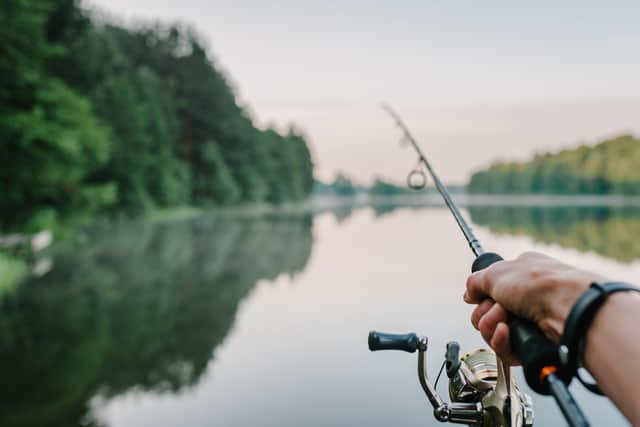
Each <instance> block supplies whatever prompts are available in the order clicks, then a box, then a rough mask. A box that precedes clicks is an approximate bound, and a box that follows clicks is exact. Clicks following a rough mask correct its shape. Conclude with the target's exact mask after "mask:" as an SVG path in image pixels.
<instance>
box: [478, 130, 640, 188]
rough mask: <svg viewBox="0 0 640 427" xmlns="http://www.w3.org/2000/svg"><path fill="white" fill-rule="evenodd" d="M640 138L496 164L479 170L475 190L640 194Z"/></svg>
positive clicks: (615, 139)
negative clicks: (525, 160) (517, 161)
mask: <svg viewBox="0 0 640 427" xmlns="http://www.w3.org/2000/svg"><path fill="white" fill-rule="evenodd" d="M639 165H640V139H637V138H634V137H633V136H631V135H623V136H620V137H617V138H614V139H611V140H607V141H603V142H601V143H599V144H597V145H595V146H591V147H589V146H580V147H578V148H576V149H572V150H563V151H561V152H559V153H556V154H551V153H547V154H542V155H537V156H535V157H534V158H533V160H531V161H529V162H524V163H502V162H501V163H495V164H493V165H491V166H490V167H489V169H488V170H484V171H480V172H476V173H474V174H473V176H472V177H471V181H470V182H469V185H468V187H467V189H468V191H469V192H472V193H551V194H640V167H639Z"/></svg>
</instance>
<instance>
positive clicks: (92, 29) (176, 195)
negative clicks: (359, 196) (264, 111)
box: [0, 0, 313, 227]
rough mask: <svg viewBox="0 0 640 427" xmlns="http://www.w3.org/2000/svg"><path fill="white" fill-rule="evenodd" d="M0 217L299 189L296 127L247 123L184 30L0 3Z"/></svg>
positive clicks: (292, 196) (25, 0) (42, 0)
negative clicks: (134, 25) (122, 24)
mask: <svg viewBox="0 0 640 427" xmlns="http://www.w3.org/2000/svg"><path fill="white" fill-rule="evenodd" d="M0 79H1V84H0V144H1V147H2V148H1V150H2V159H3V167H2V168H0V182H1V185H2V192H1V193H0V225H3V226H5V227H6V226H14V227H15V226H18V225H21V224H24V223H25V222H28V221H29V220H32V221H33V220H34V217H35V218H36V221H39V222H40V223H42V222H47V221H55V217H56V216H59V215H64V214H69V213H71V212H78V211H82V212H95V211H97V210H104V209H110V210H113V209H126V210H128V211H140V210H146V209H150V208H153V207H156V206H175V205H181V204H207V205H209V204H211V205H226V204H233V203H240V202H270V203H281V202H284V201H295V200H300V199H302V198H304V197H306V195H308V193H309V192H310V191H311V189H312V186H313V179H312V162H311V156H310V153H309V149H308V147H307V144H306V141H305V139H304V137H303V136H302V134H301V133H300V132H299V131H298V130H296V129H294V128H291V129H290V130H289V131H287V132H286V133H285V134H282V133H279V132H277V131H275V130H273V129H258V128H256V126H255V125H254V123H253V121H252V119H251V117H250V116H249V114H248V113H247V111H246V110H245V109H244V108H242V107H241V106H240V105H239V104H238V101H237V99H236V96H235V94H234V91H233V89H232V87H231V86H230V84H229V82H228V80H227V78H226V77H225V75H224V73H223V72H221V70H220V69H219V67H218V66H217V65H216V64H215V62H213V61H212V60H211V59H210V56H209V55H208V54H207V52H206V49H205V47H204V45H203V43H202V42H201V41H200V40H199V38H198V36H197V35H196V34H195V32H194V31H193V30H191V29H189V28H186V27H181V26H167V25H162V24H155V25H151V26H146V27H139V28H135V29H129V28H123V27H120V26H117V25H113V24H109V23H105V22H103V21H98V20H96V19H92V18H91V17H89V16H88V15H87V13H86V12H85V11H83V10H82V9H81V8H80V7H79V5H78V4H77V0H7V1H6V2H3V7H2V8H1V10H0Z"/></svg>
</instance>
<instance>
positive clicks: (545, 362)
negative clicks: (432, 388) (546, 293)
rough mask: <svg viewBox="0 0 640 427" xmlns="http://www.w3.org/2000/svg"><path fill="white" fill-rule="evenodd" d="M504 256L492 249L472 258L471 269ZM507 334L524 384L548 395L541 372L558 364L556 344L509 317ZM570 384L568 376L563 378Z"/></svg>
mask: <svg viewBox="0 0 640 427" xmlns="http://www.w3.org/2000/svg"><path fill="white" fill-rule="evenodd" d="M502 260H503V258H502V257H501V256H500V255H498V254H496V253H493V252H486V253H483V254H482V255H480V256H479V257H477V258H476V259H475V261H474V262H473V265H472V266H471V271H472V272H474V273H475V272H476V271H479V270H484V269H485V268H487V267H489V266H490V265H492V264H494V263H496V262H498V261H502ZM507 324H508V325H509V334H510V336H511V349H512V350H513V352H514V353H515V354H517V355H518V357H519V358H520V362H521V363H522V369H523V370H524V376H525V379H526V380H527V384H529V387H531V389H532V390H534V391H535V392H537V393H540V394H544V395H549V394H550V391H549V385H548V383H547V381H545V380H544V377H542V376H541V375H540V374H541V373H542V371H543V369H544V368H545V367H557V366H560V360H559V355H558V346H557V345H556V344H554V343H553V342H552V341H551V340H549V339H548V338H547V337H546V336H545V335H544V333H543V332H542V331H541V330H540V329H539V328H538V327H537V326H536V325H535V324H534V323H533V322H531V321H528V320H525V319H522V318H519V317H516V316H513V315H512V316H510V319H509V321H508V322H507ZM562 379H563V381H565V382H566V383H569V380H570V378H569V379H567V378H562Z"/></svg>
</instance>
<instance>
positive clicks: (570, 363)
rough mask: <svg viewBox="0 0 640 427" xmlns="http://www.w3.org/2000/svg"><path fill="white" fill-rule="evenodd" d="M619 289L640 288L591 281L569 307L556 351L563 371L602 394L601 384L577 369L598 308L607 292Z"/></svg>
mask: <svg viewBox="0 0 640 427" xmlns="http://www.w3.org/2000/svg"><path fill="white" fill-rule="evenodd" d="M622 291H635V292H640V288H637V287H635V286H633V285H629V284H627V283H621V282H612V283H592V284H591V287H590V288H589V289H588V290H587V291H586V292H585V293H583V294H582V295H581V296H580V298H578V301H576V303H575V304H574V306H573V308H572V309H571V312H570V313H569V317H567V321H566V322H565V325H564V333H563V334H562V339H561V340H560V349H559V352H560V361H561V362H562V365H563V366H562V370H563V373H564V374H565V375H566V376H567V377H568V378H572V377H573V376H576V377H577V378H578V380H580V382H581V383H582V384H583V385H584V386H585V387H586V388H587V389H588V390H590V391H592V392H594V393H597V394H602V391H600V388H599V387H598V386H597V385H596V384H594V383H591V382H588V381H586V380H584V379H583V378H582V376H581V375H580V373H579V371H578V368H579V367H580V364H581V361H580V350H581V346H582V342H583V341H584V337H585V335H586V333H587V330H588V329H589V326H590V325H591V322H592V321H593V318H594V317H595V315H596V313H597V312H598V309H600V307H602V305H603V304H604V302H605V301H606V299H607V297H608V296H609V295H610V294H612V293H614V292H622Z"/></svg>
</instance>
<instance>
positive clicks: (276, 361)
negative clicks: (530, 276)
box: [0, 206, 640, 427]
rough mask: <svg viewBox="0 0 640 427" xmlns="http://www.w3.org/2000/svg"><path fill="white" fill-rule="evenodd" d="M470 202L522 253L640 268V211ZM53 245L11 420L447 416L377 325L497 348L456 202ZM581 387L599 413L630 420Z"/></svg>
mask: <svg viewBox="0 0 640 427" xmlns="http://www.w3.org/2000/svg"><path fill="white" fill-rule="evenodd" d="M465 214H467V215H469V216H470V217H471V218H472V220H473V222H474V228H475V230H476V232H477V234H478V237H479V238H480V239H481V240H482V241H483V243H484V245H485V246H486V247H487V248H491V249H496V250H498V251H500V252H501V253H502V254H504V256H505V257H511V256H515V255H517V254H518V253H520V252H522V251H525V250H539V251H544V252H546V253H549V254H551V255H555V256H557V257H560V258H562V259H564V260H566V261H568V262H571V263H574V264H578V265H580V266H584V267H588V268H591V269H594V270H597V271H599V272H602V273H603V274H606V275H609V276H611V277H612V278H620V279H624V280H627V281H635V282H636V283H640V263H638V262H637V261H636V260H637V259H638V258H640V247H638V245H637V244H635V240H634V239H633V235H634V234H637V233H634V231H635V230H638V231H640V212H639V211H638V210H637V209H634V208H612V207H609V208H606V207H600V208H593V207H579V208H575V207H574V208H571V207H563V208H553V207H546V208H532V207H522V206H520V207H513V208H510V207H505V206H502V207H481V206H473V207H470V211H468V212H465ZM51 256H52V258H53V269H52V270H51V271H50V272H49V273H48V274H46V275H45V276H43V277H41V278H39V279H33V280H31V281H29V282H27V283H23V284H22V285H21V286H20V287H19V288H18V289H17V290H16V292H15V293H13V294H12V295H9V296H6V297H5V299H4V300H3V302H2V306H1V311H0V362H1V363H2V364H1V366H3V369H2V371H3V375H2V378H3V381H2V385H1V386H0V393H1V395H2V399H0V425H2V426H59V425H68V426H73V425H101V426H112V427H117V426H123V427H124V426H144V425H149V426H178V425H189V426H229V427H233V426H242V427H246V426H299V425H305V426H356V425H363V426H424V425H441V424H439V423H436V422H435V421H433V420H432V415H431V409H430V407H429V405H428V403H427V401H426V399H425V398H424V395H423V394H422V392H421V390H420V388H419V385H418V383H417V377H416V372H415V371H416V367H415V364H416V357H415V355H409V354H405V353H393V352H392V353H369V352H368V350H367V346H366V336H367V332H368V331H369V330H370V329H379V330H388V331H396V332H406V331H415V332H418V333H420V334H424V335H428V336H429V338H430V346H431V347H430V351H429V358H430V360H429V367H430V372H431V374H432V375H435V373H436V372H437V368H438V367H439V364H440V363H441V361H442V359H441V358H442V355H443V353H444V345H445V343H446V342H447V341H448V340H450V339H456V340H458V341H459V342H460V343H461V344H462V346H463V350H471V349H473V348H475V347H478V346H482V345H483V343H482V341H481V339H480V338H479V336H478V334H477V333H476V331H475V330H474V329H473V328H472V327H471V326H470V324H469V322H468V318H469V314H470V312H471V307H467V306H466V305H465V304H464V303H463V302H462V293H463V290H464V282H465V279H466V276H467V271H468V269H469V266H470V264H471V261H472V256H471V253H470V251H468V249H467V247H466V243H465V242H464V241H463V240H462V238H461V236H460V235H459V231H458V230H457V228H456V227H455V223H454V222H453V219H452V218H451V216H450V214H449V213H448V212H447V211H446V210H444V209H442V208H437V207H430V208H419V207H414V208H398V207H397V206H378V207H376V208H362V209H358V210H355V211H350V210H348V209H345V210H342V211H339V212H335V213H331V212H329V213H322V214H318V215H315V216H312V215H311V214H304V213H300V214H287V215H275V214H270V215H262V216H252V215H242V216H240V217H238V216H234V217H231V216H228V215H213V214H207V215H204V216H202V217H199V218H196V219H191V220H185V221H175V222H167V223H161V224H158V223H149V222H141V221H138V222H123V223H118V224H110V225H103V226H100V227H94V228H92V229H91V230H88V231H86V232H85V233H83V235H82V236H80V237H78V238H77V239H74V240H73V241H72V242H65V243H61V244H59V245H58V246H57V247H54V248H53V250H52V254H51ZM521 382H522V381H521ZM523 387H524V388H526V385H524V384H523ZM574 390H575V392H576V395H577V396H578V399H579V402H580V403H581V405H582V407H583V408H584V409H585V411H586V412H587V414H588V415H589V417H590V418H591V420H592V422H593V424H594V425H601V424H604V423H607V425H608V426H623V425H627V424H626V422H625V421H624V420H623V419H622V418H621V417H620V415H618V413H617V412H616V410H615V408H614V407H613V406H612V405H611V404H610V403H609V402H608V401H607V400H606V399H603V398H599V397H594V396H590V395H589V394H588V393H585V392H583V391H582V390H581V389H580V387H578V386H575V387H574ZM441 392H442V393H443V394H446V391H445V388H444V387H441ZM534 403H535V406H536V417H537V423H536V425H541V426H547V425H563V421H562V418H561V415H560V413H559V411H558V410H557V409H556V408H555V405H554V403H553V401H552V400H551V399H550V398H544V397H537V396H534Z"/></svg>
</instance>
